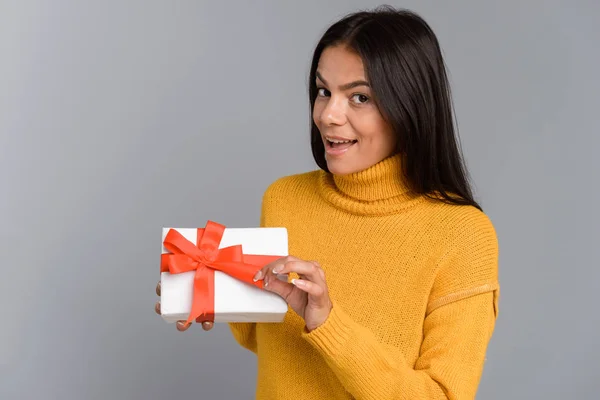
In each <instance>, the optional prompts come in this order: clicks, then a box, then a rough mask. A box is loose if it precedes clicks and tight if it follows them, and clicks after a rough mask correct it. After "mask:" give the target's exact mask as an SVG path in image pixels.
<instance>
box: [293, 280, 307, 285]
mask: <svg viewBox="0 0 600 400" xmlns="http://www.w3.org/2000/svg"><path fill="white" fill-rule="evenodd" d="M292 285H296V286H302V285H304V281H301V280H300V279H292Z"/></svg>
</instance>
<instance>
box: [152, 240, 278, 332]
mask: <svg viewBox="0 0 600 400" xmlns="http://www.w3.org/2000/svg"><path fill="white" fill-rule="evenodd" d="M170 229H175V230H176V231H178V232H179V233H180V234H181V235H182V236H183V237H185V238H186V239H187V240H189V241H190V242H192V243H194V244H195V243H196V236H197V229H196V228H163V231H162V242H164V240H165V237H166V235H167V233H168V232H169V230H170ZM233 245H241V246H242V251H243V253H244V254H255V255H271V256H282V257H284V256H287V255H288V235H287V229H286V228H225V230H224V232H223V237H222V239H221V243H220V245H219V248H220V249H221V248H224V247H228V246H233ZM162 253H163V254H165V253H169V251H168V250H166V249H165V247H164V245H163V247H162ZM214 275H215V277H214V285H215V286H214V288H215V290H214V293H215V297H214V311H215V313H214V322H282V321H283V319H284V317H285V314H286V313H287V311H288V306H287V303H286V302H285V300H284V299H283V298H281V296H279V295H277V294H275V293H273V292H269V291H266V290H263V289H260V288H258V287H256V286H253V285H250V284H248V283H246V282H242V281H240V280H237V279H235V278H233V277H231V276H229V275H227V274H226V273H224V272H221V271H215V273H214ZM194 276H195V271H189V272H184V273H180V274H171V273H169V272H161V275H160V282H161V296H160V310H161V315H162V317H163V319H164V320H165V321H166V322H169V323H172V322H176V321H178V320H184V321H185V320H187V318H188V316H189V313H190V310H191V307H192V294H193V285H194Z"/></svg>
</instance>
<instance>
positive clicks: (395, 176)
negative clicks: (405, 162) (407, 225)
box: [319, 154, 422, 215]
mask: <svg viewBox="0 0 600 400" xmlns="http://www.w3.org/2000/svg"><path fill="white" fill-rule="evenodd" d="M319 178H320V179H319V190H320V192H321V194H322V195H323V197H324V198H325V199H326V200H328V201H329V202H330V203H331V204H333V205H334V206H336V207H338V208H341V209H344V210H346V211H349V212H351V213H353V214H359V215H386V214H393V213H396V212H398V211H401V210H402V209H404V208H406V207H409V206H411V205H413V204H415V203H416V202H418V201H420V200H421V199H422V196H419V195H415V194H413V193H411V191H410V189H409V188H408V185H407V183H406V181H405V178H404V177H403V174H402V156H401V155H400V154H395V155H393V156H390V157H387V158H385V159H384V160H382V161H380V162H378V163H377V164H375V165H372V166H371V167H369V168H367V169H365V170H363V171H359V172H355V173H352V174H348V175H334V174H331V173H327V172H325V171H322V170H321V171H320V177H319Z"/></svg>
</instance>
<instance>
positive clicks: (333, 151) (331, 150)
mask: <svg viewBox="0 0 600 400" xmlns="http://www.w3.org/2000/svg"><path fill="white" fill-rule="evenodd" d="M327 139H334V140H344V141H346V140H347V141H352V142H353V143H351V144H349V145H344V147H333V146H331V143H330V142H329V140H327ZM324 144H325V152H326V153H327V155H330V156H341V155H343V154H345V153H346V152H347V151H348V150H350V149H351V148H352V146H354V145H355V144H356V142H355V141H354V140H353V139H347V138H343V137H340V136H326V137H325V143H324Z"/></svg>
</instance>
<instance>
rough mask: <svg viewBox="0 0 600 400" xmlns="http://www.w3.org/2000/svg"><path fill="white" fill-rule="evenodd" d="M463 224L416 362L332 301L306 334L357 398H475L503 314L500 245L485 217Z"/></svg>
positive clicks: (437, 282)
mask: <svg viewBox="0 0 600 400" xmlns="http://www.w3.org/2000/svg"><path fill="white" fill-rule="evenodd" d="M466 222H467V223H466V224H461V225H462V226H461V227H457V231H458V232H457V233H456V234H455V235H454V238H453V245H452V246H451V248H450V250H449V251H448V253H447V254H446V255H445V256H444V257H443V258H442V259H441V260H440V261H439V264H438V267H437V269H436V277H435V279H434V284H433V287H432V290H431V293H430V297H429V301H428V307H427V311H426V314H425V317H424V321H423V341H422V343H421V349H420V353H419V357H418V359H417V360H416V362H415V363H414V365H412V363H409V362H408V361H407V359H406V358H405V356H404V354H403V353H402V351H401V350H400V349H398V348H395V347H392V346H390V345H387V344H384V343H381V342H380V341H379V340H378V338H377V337H376V336H375V335H374V334H373V333H372V332H371V331H370V330H369V329H367V328H366V327H364V326H362V325H360V324H358V323H356V322H355V321H353V320H352V318H351V317H350V316H349V315H348V314H346V313H345V312H344V310H343V309H341V308H340V307H339V306H338V305H336V304H335V302H333V308H332V310H331V313H330V315H329V317H328V319H327V320H326V321H325V322H324V323H323V324H322V325H320V326H319V327H318V328H316V329H314V330H313V331H311V332H307V331H304V332H303V333H302V336H303V337H304V338H305V339H306V340H307V341H308V342H309V343H310V344H311V345H312V346H314V347H315V348H316V349H317V351H318V352H319V353H320V354H321V355H322V357H323V358H324V359H325V361H326V362H327V364H328V365H329V366H330V368H331V369H332V370H333V371H334V373H335V374H336V376H337V377H338V379H339V380H340V382H341V383H342V384H343V385H344V387H345V388H346V390H347V391H348V392H349V393H350V394H352V395H353V396H354V397H355V398H356V399H357V400H366V399H373V400H375V399H377V400H392V399H407V400H408V399H473V398H475V394H476V392H477V388H478V385H479V381H480V378H481V374H482V372H483V364H484V360H485V354H486V350H487V346H488V343H489V340H490V339H491V337H492V333H493V331H494V327H495V323H496V317H497V312H498V296H499V285H498V280H497V278H498V271H497V270H498V263H497V261H498V246H497V240H496V235H495V231H494V229H493V227H492V225H491V222H490V221H489V220H488V219H487V218H486V217H485V216H483V215H482V214H479V215H477V216H476V218H475V219H469V221H466ZM389 322H390V324H394V321H393V320H392V321H389Z"/></svg>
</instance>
